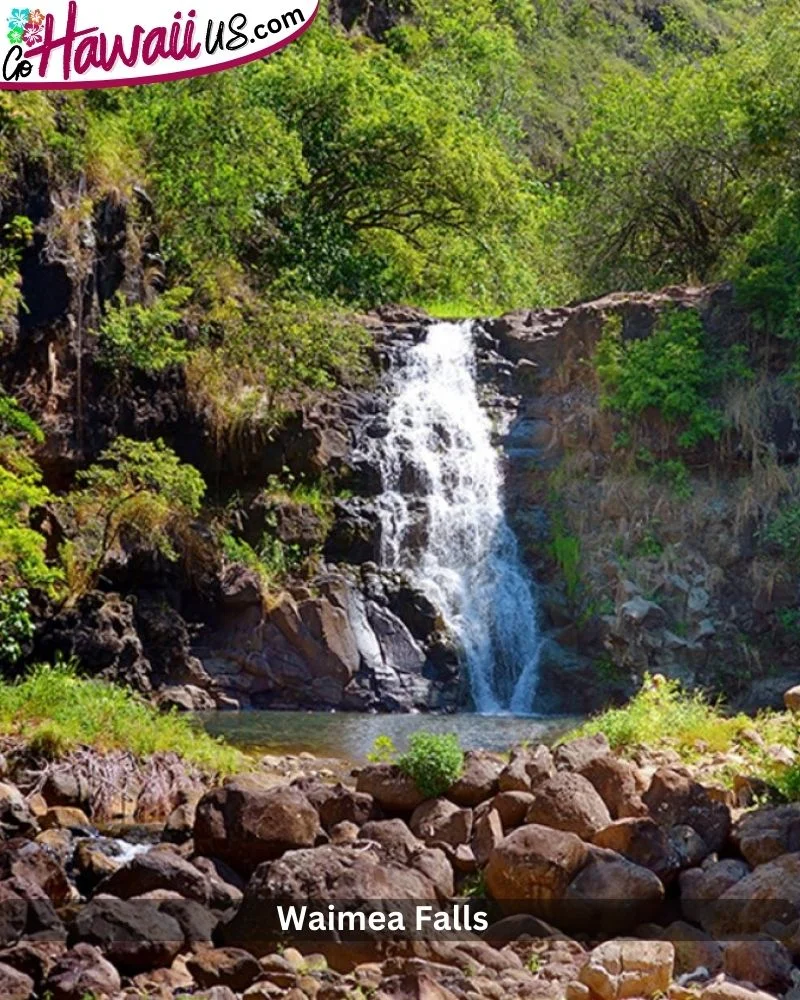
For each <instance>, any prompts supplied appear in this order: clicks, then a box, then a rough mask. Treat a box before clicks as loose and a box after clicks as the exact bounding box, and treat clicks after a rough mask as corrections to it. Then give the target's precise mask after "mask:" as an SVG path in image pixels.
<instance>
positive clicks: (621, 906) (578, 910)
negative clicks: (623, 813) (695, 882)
mask: <svg viewBox="0 0 800 1000" xmlns="http://www.w3.org/2000/svg"><path fill="white" fill-rule="evenodd" d="M663 899H664V886H663V885H662V883H661V880H660V879H659V878H658V876H656V875H654V874H653V872H651V871H650V870H649V869H648V868H642V867H641V866H640V865H635V864H633V862H631V861H628V860H627V859H626V858H623V857H622V856H621V855H619V854H615V852H614V851H607V850H603V849H602V848H598V847H593V848H591V849H590V851H589V861H588V863H587V864H586V865H585V866H584V867H583V868H581V870H580V871H579V872H578V874H577V875H576V876H575V877H574V878H573V879H572V881H571V882H570V884H569V885H568V886H567V889H566V891H565V893H564V897H563V914H564V916H563V921H562V922H564V923H565V924H568V925H569V926H570V927H574V928H581V929H584V930H592V929H594V928H596V927H602V928H603V931H604V933H614V934H619V933H622V932H623V931H627V930H631V929H632V928H633V927H635V926H636V925H637V924H641V923H645V922H647V921H648V920H652V919H653V918H654V917H655V915H656V914H657V912H658V908H659V906H660V904H661V903H662V901H663Z"/></svg>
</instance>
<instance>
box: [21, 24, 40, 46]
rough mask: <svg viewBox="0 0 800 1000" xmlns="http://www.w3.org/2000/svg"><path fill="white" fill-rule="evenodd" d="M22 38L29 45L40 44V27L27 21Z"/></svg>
mask: <svg viewBox="0 0 800 1000" xmlns="http://www.w3.org/2000/svg"><path fill="white" fill-rule="evenodd" d="M22 37H23V39H24V41H25V44H26V45H28V46H30V45H40V44H41V41H42V29H41V28H40V27H39V25H37V24H31V22H30V21H29V22H28V23H27V24H26V25H25V33H24V34H23V36H22Z"/></svg>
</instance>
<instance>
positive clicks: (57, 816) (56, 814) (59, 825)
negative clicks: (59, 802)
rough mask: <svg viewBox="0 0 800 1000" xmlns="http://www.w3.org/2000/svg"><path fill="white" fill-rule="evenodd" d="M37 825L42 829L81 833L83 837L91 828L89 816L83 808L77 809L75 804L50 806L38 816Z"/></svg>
mask: <svg viewBox="0 0 800 1000" xmlns="http://www.w3.org/2000/svg"><path fill="white" fill-rule="evenodd" d="M39 826H40V827H41V828H42V829H43V830H69V831H71V832H72V833H77V834H82V835H83V836H84V837H85V836H87V835H88V834H89V833H91V830H92V824H91V823H90V822H89V817H88V816H87V815H86V813H85V812H84V811H83V809H78V808H76V807H75V806H51V807H50V808H49V809H48V810H47V812H46V813H45V814H44V815H43V816H41V817H40V818H39Z"/></svg>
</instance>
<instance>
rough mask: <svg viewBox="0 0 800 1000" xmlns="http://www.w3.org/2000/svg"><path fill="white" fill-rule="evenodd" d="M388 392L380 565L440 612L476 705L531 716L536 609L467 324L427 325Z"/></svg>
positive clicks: (537, 641) (537, 642) (536, 649)
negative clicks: (398, 573) (400, 574)
mask: <svg viewBox="0 0 800 1000" xmlns="http://www.w3.org/2000/svg"><path fill="white" fill-rule="evenodd" d="M393 388H394V400H393V403H392V406H391V409H390V411H389V414H388V422H389V432H388V434H387V435H386V437H385V439H384V442H383V449H382V458H381V472H382V476H383V494H382V496H381V499H380V507H381V520H382V528H383V541H382V560H383V563H384V565H386V566H390V567H392V568H396V569H401V570H403V571H404V572H405V574H406V575H407V576H409V577H410V578H411V579H412V580H413V581H414V583H415V584H416V585H417V586H419V587H420V588H421V589H422V590H423V591H424V592H425V593H426V594H427V596H428V597H429V598H430V599H431V600H432V601H433V603H434V604H435V605H436V606H437V607H438V608H439V609H440V610H441V612H442V614H443V615H444V617H445V620H446V622H447V624H448V626H449V627H450V628H451V629H452V631H453V632H454V633H455V635H456V636H457V638H458V640H459V641H460V643H461V645H462V647H463V651H464V657H465V660H466V663H467V668H468V670H469V676H470V682H471V685H472V695H473V700H474V702H475V706H476V708H477V710H478V711H479V712H483V713H494V712H501V711H511V712H517V713H520V714H522V713H527V712H530V711H531V710H532V707H533V699H534V695H535V690H536V674H537V661H538V656H539V646H540V637H539V632H538V627H537V615H536V603H535V599H534V593H533V585H532V582H531V580H530V578H529V576H528V573H527V572H526V570H525V567H524V566H523V565H522V562H521V560H520V556H519V550H518V546H517V540H516V538H515V537H514V533H513V532H512V530H511V528H510V526H509V524H508V521H507V519H506V516H505V511H504V507H503V477H502V472H501V468H500V462H499V457H498V455H497V452H496V451H495V449H494V448H493V447H492V442H491V423H490V420H489V417H488V415H487V414H486V413H485V412H484V411H483V410H482V409H481V406H480V403H479V400H478V390H477V384H476V379H475V355H474V347H473V336H472V324H471V323H436V324H434V325H433V326H431V327H430V328H429V330H428V333H427V337H426V339H425V340H424V341H422V342H421V343H419V344H416V345H414V347H412V348H410V350H409V351H408V352H407V355H406V357H405V364H404V366H402V367H401V368H399V369H398V370H397V371H396V373H395V376H394V386H393Z"/></svg>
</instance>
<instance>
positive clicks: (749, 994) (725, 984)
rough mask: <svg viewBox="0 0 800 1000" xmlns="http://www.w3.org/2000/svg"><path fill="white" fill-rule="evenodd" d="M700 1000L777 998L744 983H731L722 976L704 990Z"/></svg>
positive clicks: (766, 999) (763, 999) (771, 999)
mask: <svg viewBox="0 0 800 1000" xmlns="http://www.w3.org/2000/svg"><path fill="white" fill-rule="evenodd" d="M700 1000H775V998H774V997H773V996H772V994H770V993H764V992H763V991H762V990H758V989H755V987H752V986H746V985H744V984H743V983H735V982H731V980H730V979H726V978H725V977H724V976H720V977H718V978H717V979H715V980H713V982H710V983H709V984H708V986H706V987H705V988H704V990H703V992H702V993H701V994H700Z"/></svg>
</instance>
